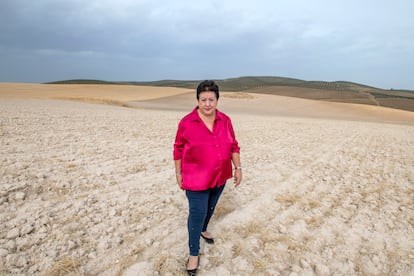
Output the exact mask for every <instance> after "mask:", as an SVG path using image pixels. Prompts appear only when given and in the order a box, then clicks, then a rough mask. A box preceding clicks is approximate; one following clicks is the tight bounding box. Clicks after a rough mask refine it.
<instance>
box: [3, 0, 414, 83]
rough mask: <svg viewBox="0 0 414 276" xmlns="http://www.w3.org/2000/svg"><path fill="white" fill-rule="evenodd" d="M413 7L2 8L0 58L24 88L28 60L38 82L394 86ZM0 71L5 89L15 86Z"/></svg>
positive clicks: (100, 2)
mask: <svg viewBox="0 0 414 276" xmlns="http://www.w3.org/2000/svg"><path fill="white" fill-rule="evenodd" d="M413 8H414V3H411V1H408V0H396V1H393V2H386V1H380V2H378V1H373V0H367V1H363V2H361V1H357V0H349V1H346V2H329V1H322V0H316V1H312V2H309V1H305V0H292V1H276V2H275V1H270V0H268V1H266V0H258V1H254V2H253V1H243V0H241V1H236V0H226V1H213V0H211V1H189V0H182V1H173V0H160V1H142V0H120V1H112V0H90V1H83V0H37V1H31V0H4V1H1V2H0V32H1V33H2V35H1V36H0V50H1V52H0V58H1V59H2V60H7V61H8V62H9V65H12V66H13V67H14V68H19V70H17V69H16V72H15V74H19V75H15V77H14V78H15V79H22V80H25V79H35V78H34V77H32V76H34V75H37V76H39V75H40V73H39V72H36V73H34V72H32V71H31V70H34V69H33V68H31V67H30V66H29V67H27V66H26V67H25V65H24V64H23V60H22V58H21V57H22V56H25V57H26V58H27V60H31V62H32V63H36V64H37V66H38V67H40V68H42V69H41V71H42V73H41V75H42V77H41V78H40V77H39V79H38V80H39V81H47V80H48V78H51V77H48V76H56V75H57V72H56V70H57V68H60V69H59V70H58V71H60V72H61V73H60V74H59V76H61V77H62V78H68V77H69V76H72V75H74V74H73V73H72V72H71V71H70V72H69V70H68V69H66V68H72V70H73V71H76V70H77V72H78V75H80V77H81V76H82V75H84V76H85V77H89V76H93V77H95V76H96V77H97V78H100V79H102V78H105V79H109V80H113V79H117V80H122V79H128V80H132V78H133V79H135V80H144V79H161V78H182V79H184V78H186V79H191V78H203V76H204V75H210V76H216V77H220V78H221V77H233V76H239V75H258V74H261V75H263V74H265V75H282V76H288V77H298V78H303V79H309V78H317V79H321V80H335V78H340V79H345V80H347V79H348V78H351V77H352V78H353V79H348V80H351V81H360V82H369V83H368V84H378V85H381V86H390V85H391V83H388V81H387V80H386V78H385V79H384V78H383V72H384V71H386V67H387V65H389V66H390V67H392V68H394V70H397V71H398V70H405V69H406V68H407V66H408V65H413V63H414V61H413V58H412V56H414V55H413V54H412V53H413V47H414V46H413V45H414V30H413V29H412V26H413V25H414V20H413V19H412V16H411V15H410V11H411V10H413ZM6 55H7V57H6ZM52 57H53V58H52ZM42 59H43V60H42ZM85 61H88V62H90V64H87V65H85ZM46 62H47V64H46ZM63 64H64V65H65V66H64V68H65V69H63V66H57V65H63ZM93 64H96V66H93ZM0 66H1V67H0V73H1V74H0V75H1V76H3V77H1V79H0V81H1V80H5V79H6V77H4V76H6V75H7V76H9V77H8V78H7V79H10V78H11V77H10V76H11V74H10V72H6V74H3V72H5V71H7V70H6V68H5V65H4V63H3V65H0ZM377 66H379V67H381V68H382V71H381V72H379V71H378V72H379V73H378V75H381V78H375V72H376V68H375V67H377ZM111 67H112V69H111ZM52 69H53V70H54V71H53V72H51V71H50V70H52ZM111 70H112V71H111ZM38 71H39V70H38ZM367 71H370V73H369V74H368V73H367ZM68 72H69V73H68ZM111 72H112V73H111ZM129 72H135V73H129ZM353 72H358V74H354V73H353ZM390 75H391V73H390ZM402 75H404V74H402ZM54 78H56V77H54ZM394 81H395V79H394V80H392V82H394ZM390 82H391V81H390ZM400 83H401V85H403V84H404V85H409V86H410V87H413V88H414V83H413V81H412V80H409V79H401V82H400ZM393 86H394V87H395V86H397V85H393Z"/></svg>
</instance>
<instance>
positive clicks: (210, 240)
mask: <svg viewBox="0 0 414 276" xmlns="http://www.w3.org/2000/svg"><path fill="white" fill-rule="evenodd" d="M200 236H201V237H202V238H203V239H204V240H205V241H206V243H208V244H213V243H214V239H213V238H207V237H204V236H203V234H200Z"/></svg>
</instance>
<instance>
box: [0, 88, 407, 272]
mask: <svg viewBox="0 0 414 276" xmlns="http://www.w3.org/2000/svg"><path fill="white" fill-rule="evenodd" d="M290 92H292V91H290ZM314 97H315V98H318V97H323V95H322V94H315V95H314ZM74 100H75V101H74ZM361 100H363V97H362V98H361ZM98 103H99V104H98ZM101 103H105V104H101ZM195 105H196V100H195V95H194V92H193V91H191V90H188V89H178V88H161V87H159V88H155V87H139V86H124V85H41V84H12V83H0V141H1V143H0V158H1V162H2V165H1V167H0V257H1V258H0V275H126V276H128V275H184V268H185V262H186V259H187V254H188V251H187V250H188V249H187V240H186V239H187V233H186V213H187V202H186V198H185V195H184V193H183V192H182V191H181V190H179V189H178V187H177V185H176V183H175V175H174V165H173V162H172V145H173V141H174V137H175V131H176V127H177V123H178V121H179V119H180V118H181V117H182V116H184V115H185V114H186V113H188V112H189V111H190V110H191V109H192V108H194V106H195ZM219 109H220V110H222V111H223V112H225V113H227V114H228V115H230V116H231V118H232V121H233V124H234V127H235V131H236V135H237V137H238V140H239V143H240V146H241V159H242V166H243V182H242V184H241V186H240V187H238V188H237V189H236V188H234V187H233V185H232V183H231V182H232V181H229V182H228V184H227V187H226V188H225V190H224V193H223V196H222V199H221V201H220V202H219V204H218V206H217V212H216V214H215V216H214V217H213V219H212V221H211V227H210V231H211V232H212V233H213V234H214V236H215V238H216V243H215V245H214V246H211V245H207V244H205V243H204V242H203V241H201V247H202V248H201V258H200V273H199V275H414V255H413V252H414V239H413V237H414V220H413V218H414V205H413V204H412V203H413V198H414V186H413V185H414V184H413V183H414V170H413V167H414V113H413V112H408V111H402V110H396V109H391V108H384V107H378V106H375V105H361V104H349V103H337V102H327V101H320V100H309V99H300V98H294V97H285V96H275V95H268V94H258V93H245V92H243V93H242V92H223V93H222V94H221V97H220V100H219Z"/></svg>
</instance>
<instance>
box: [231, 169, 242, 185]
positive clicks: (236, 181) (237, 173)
mask: <svg viewBox="0 0 414 276" xmlns="http://www.w3.org/2000/svg"><path fill="white" fill-rule="evenodd" d="M241 181H242V170H235V171H234V181H233V182H234V187H237V186H239V185H240V183H241Z"/></svg>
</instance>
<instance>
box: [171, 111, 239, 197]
mask: <svg viewBox="0 0 414 276" xmlns="http://www.w3.org/2000/svg"><path fill="white" fill-rule="evenodd" d="M197 108H198V107H196V108H195V109H194V110H193V111H192V112H191V113H189V114H187V115H186V116H185V117H184V118H182V119H181V121H180V123H179V124H178V130H177V135H176V138H175V143H174V160H180V159H181V171H182V176H183V183H182V188H183V189H184V190H191V191H202V190H207V189H210V188H213V187H215V186H216V184H217V185H218V186H221V185H223V184H224V183H225V182H226V180H227V179H229V178H231V177H232V175H233V173H232V172H233V171H232V165H231V159H232V153H234V152H236V153H240V147H239V145H238V142H237V140H236V137H235V135H234V130H233V125H232V123H231V120H230V118H229V117H228V116H227V115H226V114H224V113H222V112H220V111H218V110H217V109H216V119H215V120H214V126H213V132H211V131H210V130H209V129H208V128H207V126H206V125H205V124H204V122H203V121H202V120H201V118H200V116H199V115H198V113H197Z"/></svg>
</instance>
